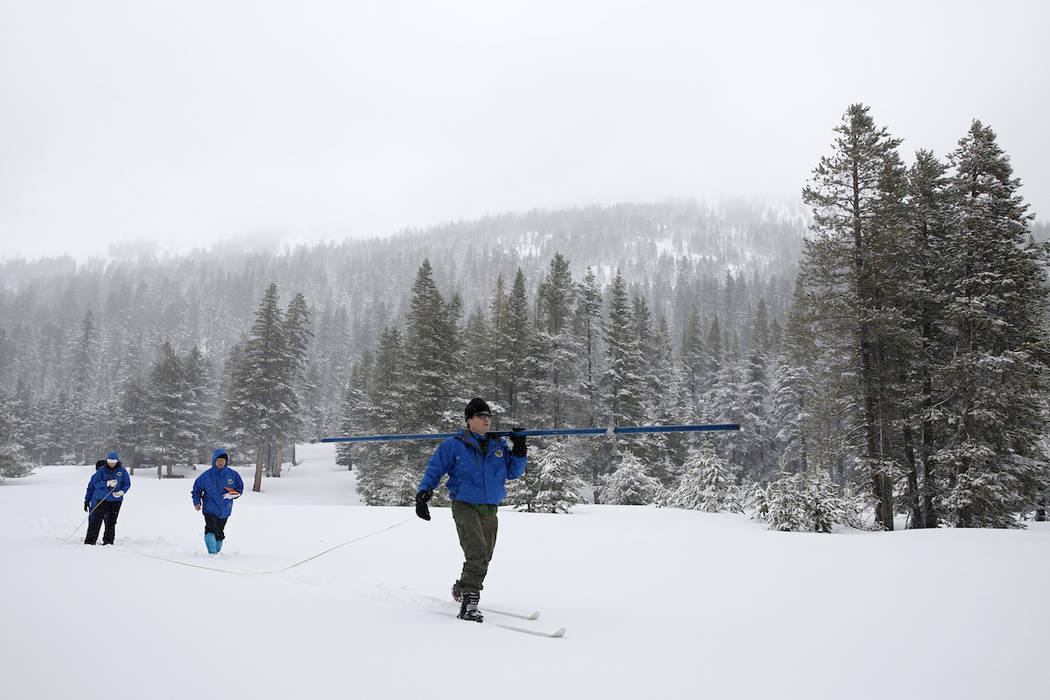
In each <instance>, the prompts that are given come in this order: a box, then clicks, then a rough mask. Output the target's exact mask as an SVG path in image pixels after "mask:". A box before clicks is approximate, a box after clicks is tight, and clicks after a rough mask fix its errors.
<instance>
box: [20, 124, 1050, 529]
mask: <svg viewBox="0 0 1050 700" xmlns="http://www.w3.org/2000/svg"><path fill="white" fill-rule="evenodd" d="M829 117H831V118H830V119H829V125H832V126H833V130H829V132H828V144H827V146H826V148H825V150H824V152H823V153H814V154H813V163H814V166H813V169H812V172H811V174H810V177H809V178H808V180H807V181H805V182H800V183H799V189H800V191H801V204H800V205H798V206H796V207H785V206H773V205H771V204H768V203H764V202H759V201H746V200H736V201H723V202H721V203H718V204H705V203H701V202H698V201H667V202H661V203H625V204H619V205H613V206H592V207H583V208H577V209H566V210H556V211H532V212H527V213H519V214H503V215H498V216H491V217H488V218H484V219H480V220H475V221H457V222H451V223H446V224H443V225H439V226H434V227H432V228H428V229H425V230H414V231H404V232H402V233H400V234H398V235H396V236H394V237H390V238H376V239H371V240H346V241H344V242H340V243H332V244H316V245H310V246H301V247H297V248H292V249H282V250H266V251H246V250H242V249H238V248H236V247H235V246H232V245H224V244H221V243H219V244H217V245H216V246H215V247H214V248H212V249H209V250H207V251H203V250H201V251H195V252H192V253H189V254H185V255H178V256H172V255H156V254H153V253H151V252H148V251H146V252H142V253H135V252H128V251H125V252H124V253H122V254H119V255H118V254H115V255H113V256H111V257H109V258H107V259H94V260H89V261H75V260H73V259H71V258H48V259H39V260H25V259H15V260H7V261H4V262H0V478H17V477H19V476H22V475H24V474H27V473H29V472H31V471H32V470H33V468H34V467H35V466H37V465H43V464H90V463H94V462H95V460H96V459H98V458H99V457H100V456H104V455H105V453H107V452H108V451H110V450H119V451H120V453H121V457H122V459H123V461H124V463H125V464H126V465H128V466H134V467H135V468H142V469H154V470H163V469H165V468H166V469H169V470H170V469H171V468H172V467H173V466H178V465H189V464H200V463H205V462H206V461H207V459H208V455H210V454H211V452H212V450H213V449H214V448H215V447H217V446H222V447H225V448H226V449H227V450H229V451H230V455H231V458H232V460H233V463H235V464H238V465H240V466H245V465H248V464H252V465H255V467H256V472H255V473H256V477H255V483H254V485H253V486H254V488H255V489H256V490H259V489H260V488H262V487H263V484H264V480H265V479H273V478H279V477H280V476H281V473H282V469H287V468H288V467H289V465H293V464H294V462H295V447H294V446H295V444H296V443H297V442H299V443H301V442H304V441H316V440H319V439H320V438H323V437H333V436H340V435H369V434H393V433H432V432H433V433H439V432H452V431H454V430H456V429H458V428H460V427H462V423H463V406H464V404H465V403H466V402H467V401H468V400H469V399H470V398H471V397H473V396H481V397H484V398H485V399H486V400H487V401H488V402H489V403H490V405H491V406H492V407H493V409H494V412H495V414H496V416H497V420H496V426H495V427H496V428H497V429H502V430H508V429H510V428H512V427H516V426H521V427H526V428H537V429H538V428H569V427H605V426H617V425H620V426H626V425H680V424H695V423H739V424H740V426H741V428H742V429H741V431H740V432H739V433H731V434H719V433H715V434H711V435H709V436H708V437H703V436H702V435H700V436H698V435H696V434H682V433H675V434H655V435H645V436H632V437H616V438H613V437H605V436H602V437H598V438H594V437H569V438H558V439H536V440H534V441H532V442H530V453H529V469H528V471H527V472H526V475H525V477H523V478H522V479H520V480H518V481H516V482H513V484H512V485H511V487H510V489H509V493H508V501H507V504H508V505H509V506H515V507H518V508H521V509H524V510H531V511H545V512H566V511H567V510H568V509H569V508H570V507H571V506H572V505H573V504H575V503H579V502H582V501H584V500H594V501H595V502H599V503H611V504H624V505H630V504H639V505H645V504H660V505H666V506H670V507H682V508H693V509H700V510H710V511H739V512H750V513H756V514H759V515H760V516H761V517H763V518H765V519H766V520H768V521H769V523H770V525H771V526H772V527H776V528H778V529H785V530H810V531H828V530H830V529H831V527H832V526H834V525H835V524H849V525H858V526H860V525H863V526H866V527H873V528H878V529H893V528H894V527H910V528H933V527H1018V526H1023V524H1024V521H1025V519H1028V518H1033V517H1034V518H1039V519H1044V518H1045V512H1044V511H1045V501H1046V497H1047V495H1048V493H1047V492H1048V488H1050V466H1048V465H1050V462H1048V448H1050V441H1048V439H1047V419H1048V410H1050V401H1048V399H1050V336H1048V327H1050V326H1048V324H1050V316H1048V291H1050V287H1048V280H1047V264H1048V253H1050V249H1048V247H1047V244H1046V239H1047V237H1048V231H1047V227H1046V226H1045V225H1044V224H1040V223H1037V222H1036V221H1035V220H1034V216H1033V215H1032V214H1031V213H1030V212H1029V207H1028V205H1027V204H1026V202H1025V201H1024V199H1023V197H1022V196H1021V195H1020V194H1019V189H1020V186H1021V182H1020V180H1019V179H1018V178H1017V177H1016V176H1015V174H1014V172H1013V169H1012V167H1011V163H1010V157H1009V154H1007V153H1006V152H1005V151H1004V150H1003V149H1002V148H1001V146H1000V145H999V143H998V142H997V139H996V134H995V132H994V130H993V129H992V128H991V127H990V126H988V125H985V124H982V123H981V122H980V121H976V120H975V121H973V122H972V124H971V125H970V128H969V130H968V131H966V133H963V134H958V138H957V140H956V147H955V149H954V150H953V151H952V152H950V153H947V154H935V153H933V152H930V151H928V150H922V149H920V150H918V151H915V152H913V153H909V152H906V150H905V149H904V148H902V140H901V138H899V136H898V135H895V134H894V133H892V130H891V125H890V126H884V125H881V124H880V123H879V122H878V120H877V115H875V114H874V113H873V112H872V110H870V109H869V108H868V107H867V106H865V105H861V104H855V105H851V106H849V107H848V108H847V109H846V111H845V113H844V114H843V115H842V116H841V118H840V119H839V121H838V122H837V123H835V121H834V115H829ZM435 444H436V443H433V442H427V441H397V442H375V443H354V444H341V445H340V446H339V448H338V461H339V464H340V465H342V466H344V467H346V468H347V469H352V470H354V471H356V472H357V488H358V490H359V492H360V494H361V496H362V498H363V499H364V500H365V502H366V503H368V504H370V505H408V504H411V503H412V502H413V497H414V494H415V492H416V489H417V487H418V483H419V479H420V476H421V474H422V471H423V469H424V467H425V465H426V460H427V458H428V457H429V455H430V453H431V452H432V451H433V449H434V447H435ZM435 495H436V499H437V500H439V499H440V496H438V495H437V492H435Z"/></svg>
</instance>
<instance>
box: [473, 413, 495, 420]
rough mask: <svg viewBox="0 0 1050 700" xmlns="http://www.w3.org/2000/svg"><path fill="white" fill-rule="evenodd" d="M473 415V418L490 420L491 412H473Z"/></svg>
mask: <svg viewBox="0 0 1050 700" xmlns="http://www.w3.org/2000/svg"><path fill="white" fill-rule="evenodd" d="M474 417H475V418H484V419H485V420H492V414H491V413H475V414H474Z"/></svg>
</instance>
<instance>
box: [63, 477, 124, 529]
mask: <svg viewBox="0 0 1050 700" xmlns="http://www.w3.org/2000/svg"><path fill="white" fill-rule="evenodd" d="M116 490H117V487H116V486H114V487H113V488H111V489H110V490H109V493H107V494H106V495H105V496H103V497H102V498H101V499H100V500H99V502H98V503H96V504H95V508H98V507H99V506H100V505H102V502H103V501H105V500H106V499H107V498H109V497H110V496H112V495H113V492H114V491H116ZM95 508H92V509H91V511H90V512H89V513H88V514H87V515H85V516H84V519H83V520H81V521H80V523H79V524H78V525H77V527H76V529H75V530H73V532H71V533H69V534H68V535H66V538H65V539H64V540H62V541H63V542H68V541H69V538H70V537H72V536H73V535H75V534H77V530H79V529H80V526H81V525H83V524H84V523H86V522H87V519H88V518H90V517H91V516H92V515H94V514H95Z"/></svg>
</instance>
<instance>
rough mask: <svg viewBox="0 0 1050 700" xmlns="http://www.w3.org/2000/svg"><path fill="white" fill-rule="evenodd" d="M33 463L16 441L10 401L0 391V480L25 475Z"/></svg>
mask: <svg viewBox="0 0 1050 700" xmlns="http://www.w3.org/2000/svg"><path fill="white" fill-rule="evenodd" d="M32 471H33V465H32V463H31V462H30V461H29V458H28V457H27V456H26V454H25V450H24V449H23V447H22V444H21V443H19V442H18V435H17V429H16V420H15V416H14V411H13V408H12V401H11V400H10V399H9V398H8V397H7V396H6V395H5V394H4V392H3V391H0V480H3V479H11V478H15V477H19V476H26V475H27V474H30V473H31V472H32Z"/></svg>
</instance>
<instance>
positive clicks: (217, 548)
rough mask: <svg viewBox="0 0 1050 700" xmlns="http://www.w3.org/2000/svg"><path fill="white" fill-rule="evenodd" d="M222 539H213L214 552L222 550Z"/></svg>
mask: <svg viewBox="0 0 1050 700" xmlns="http://www.w3.org/2000/svg"><path fill="white" fill-rule="evenodd" d="M223 542H224V540H215V553H216V554H218V553H219V552H221V551H222V543H223Z"/></svg>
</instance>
